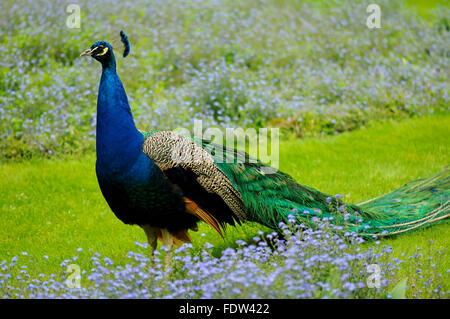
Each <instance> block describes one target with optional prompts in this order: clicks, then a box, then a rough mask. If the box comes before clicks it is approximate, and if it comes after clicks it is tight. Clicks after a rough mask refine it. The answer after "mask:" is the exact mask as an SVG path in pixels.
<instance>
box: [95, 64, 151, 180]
mask: <svg viewBox="0 0 450 319" xmlns="http://www.w3.org/2000/svg"><path fill="white" fill-rule="evenodd" d="M102 68H103V70H102V77H101V80H100V88H99V93H98V99H97V164H98V165H100V166H101V167H103V168H104V169H106V170H108V171H109V172H110V173H120V172H124V171H126V170H127V168H129V167H130V166H131V165H133V164H134V162H135V161H136V159H137V157H138V156H139V154H140V153H141V147H142V142H143V137H142V134H141V133H140V132H139V131H138V130H137V129H136V125H135V123H134V120H133V115H132V113H131V109H130V106H129V104H128V99H127V95H126V93H125V90H124V88H123V85H122V82H121V81H120V78H119V76H118V75H117V73H116V62H115V60H114V57H112V59H111V60H110V61H109V62H107V63H102Z"/></svg>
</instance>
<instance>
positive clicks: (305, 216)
mask: <svg viewBox="0 0 450 319" xmlns="http://www.w3.org/2000/svg"><path fill="white" fill-rule="evenodd" d="M152 133H153V132H149V133H144V134H146V135H144V137H146V136H148V135H151V134H152ZM193 140H194V142H195V143H196V144H198V145H199V146H201V147H203V148H204V149H205V150H207V151H208V152H209V153H210V154H211V155H212V156H213V158H214V161H215V164H216V165H217V166H218V167H219V168H220V169H221V170H222V172H223V173H224V174H225V175H226V176H227V177H228V178H229V179H230V180H231V182H232V183H233V185H234V187H235V188H236V189H237V190H239V192H240V194H241V197H242V200H243V203H244V207H245V210H246V214H247V216H246V219H247V220H250V221H255V222H258V223H261V224H263V225H266V226H268V227H270V228H273V229H279V224H280V222H284V223H287V222H288V221H289V215H294V216H295V218H296V220H297V222H298V223H303V224H305V225H306V226H308V227H315V226H316V225H317V223H316V222H315V218H314V217H316V218H319V219H323V218H325V217H326V218H329V220H332V223H333V224H334V225H335V226H338V230H337V231H340V232H342V233H345V232H355V233H357V234H358V235H359V236H362V237H365V238H372V237H374V235H377V236H388V235H396V234H401V233H405V232H407V231H411V230H415V229H418V228H422V227H426V226H429V225H432V224H436V223H439V222H442V221H444V220H445V219H447V218H448V217H450V201H449V200H450V171H449V169H445V170H444V171H443V172H441V173H439V174H437V175H435V176H432V177H430V178H427V179H421V180H417V181H414V182H411V183H408V184H406V185H404V186H403V187H401V188H399V189H397V190H395V191H393V192H391V193H389V194H386V195H384V196H381V197H378V198H375V199H372V200H369V201H366V202H363V203H359V204H357V205H354V204H349V203H345V202H343V201H342V200H341V199H340V198H336V197H333V196H331V195H328V194H325V193H322V192H320V191H318V190H315V189H313V188H311V187H308V186H304V185H301V184H299V183H297V182H296V181H295V180H294V179H293V178H292V177H291V176H289V175H287V174H285V173H283V172H280V171H276V172H275V173H272V172H273V169H272V172H271V173H267V170H266V169H265V168H267V167H266V166H264V164H263V163H262V162H260V161H259V160H257V159H254V158H251V157H250V156H249V155H248V154H247V153H245V152H243V151H239V150H237V149H233V148H226V147H224V146H223V145H217V144H214V143H211V141H208V140H198V139H193Z"/></svg>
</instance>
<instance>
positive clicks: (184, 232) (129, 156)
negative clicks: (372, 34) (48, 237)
mask: <svg viewBox="0 0 450 319" xmlns="http://www.w3.org/2000/svg"><path fill="white" fill-rule="evenodd" d="M120 36H121V41H122V42H123V44H124V47H125V50H124V52H123V56H124V57H126V56H127V55H128V54H129V52H130V43H129V41H128V37H127V36H126V35H125V33H124V32H123V31H120ZM81 56H90V57H92V58H93V59H95V60H97V61H98V62H100V63H101V65H102V74H101V79H100V85H99V91H98V99H97V127H96V156H97V160H96V164H95V169H96V174H97V179H98V183H99V186H100V190H101V192H102V194H103V196H104V198H105V199H106V201H107V203H108V205H109V207H110V208H111V210H112V211H113V213H114V214H115V215H116V216H117V218H118V219H120V220H121V221H122V222H123V223H125V224H130V225H139V226H140V227H141V228H142V229H143V230H144V232H145V234H146V237H147V240H148V243H149V246H150V250H151V258H152V256H153V255H154V252H155V249H156V248H157V242H158V240H160V241H162V244H163V245H164V246H165V247H166V249H167V253H166V255H165V265H166V267H168V266H169V265H170V260H171V254H172V250H173V247H174V245H179V244H182V243H184V242H190V236H189V233H188V231H189V230H193V231H196V230H198V228H197V223H198V222H199V221H203V222H206V223H207V224H208V225H210V226H211V227H212V228H213V229H214V230H215V231H217V232H218V233H219V234H220V235H221V236H222V237H223V236H224V229H225V226H226V225H231V226H236V225H240V224H241V223H242V222H245V221H253V222H257V223H260V224H262V225H265V226H267V227H269V228H272V229H275V230H280V223H288V222H289V220H292V219H294V220H295V222H296V223H303V224H305V225H308V226H311V227H314V221H315V219H316V220H317V219H323V218H328V220H331V221H332V223H333V224H334V225H335V226H337V227H335V231H338V232H339V231H342V232H347V233H349V232H350V233H356V234H358V235H359V236H361V237H363V238H369V239H370V238H373V237H375V236H378V237H379V236H390V235H395V234H401V233H404V232H407V231H411V230H414V229H418V228H420V227H425V226H427V225H430V224H434V223H436V222H439V221H443V220H444V219H446V218H448V217H449V215H450V213H449V197H450V192H449V190H450V176H449V175H450V174H449V170H448V169H445V170H444V171H443V172H441V173H439V174H437V175H435V176H433V177H430V178H427V179H422V180H417V181H414V182H411V183H409V184H406V185H405V186H403V187H401V188H399V189H397V190H395V191H393V192H391V193H389V194H387V195H384V196H381V197H379V198H375V199H372V200H369V201H366V202H364V203H360V204H358V205H355V204H350V203H346V202H344V201H343V200H342V198H341V197H339V196H331V195H328V194H325V193H322V192H320V191H318V190H316V189H313V188H311V187H308V186H305V185H301V184H299V183H298V182H296V181H295V180H294V179H293V178H292V177H291V176H289V175H288V174H285V173H283V172H281V171H277V170H274V172H269V173H268V172H267V170H265V169H264V168H265V167H267V166H265V165H264V163H262V162H261V161H259V160H257V159H254V158H251V157H250V156H249V155H248V154H247V153H245V152H243V151H240V150H237V149H234V148H230V147H224V146H220V147H218V146H219V145H217V144H214V143H212V142H211V141H209V140H205V139H195V138H191V137H189V136H186V135H183V134H181V133H177V132H174V131H158V130H154V131H150V132H142V131H140V130H138V129H137V128H136V125H135V122H134V119H133V115H132V112H131V108H130V105H129V103H128V98H127V95H126V92H125V90H124V87H123V85H122V82H121V80H120V78H119V76H118V74H117V71H116V60H115V57H114V52H113V47H112V46H111V45H110V44H109V43H108V42H106V41H97V42H95V43H94V44H93V45H92V46H91V47H90V48H89V49H87V50H86V51H84V52H83V53H81ZM175 155H176V156H175ZM224 159H226V160H224Z"/></svg>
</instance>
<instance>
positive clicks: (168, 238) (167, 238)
mask: <svg viewBox="0 0 450 319" xmlns="http://www.w3.org/2000/svg"><path fill="white" fill-rule="evenodd" d="M161 235H162V240H163V245H164V246H165V247H166V256H165V270H167V269H169V266H170V261H171V259H172V248H173V236H172V234H171V233H170V232H169V231H168V230H167V229H161Z"/></svg>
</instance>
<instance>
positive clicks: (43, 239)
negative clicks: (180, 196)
mask: <svg viewBox="0 0 450 319" xmlns="http://www.w3.org/2000/svg"><path fill="white" fill-rule="evenodd" d="M449 134H450V116H448V115H439V116H437V115H436V116H427V117H423V118H414V119H408V120H404V121H401V122H393V121H387V122H384V123H373V124H369V125H367V126H366V127H365V128H364V129H360V130H356V131H353V132H347V133H343V134H340V135H336V136H325V137H318V138H309V139H302V140H299V139H294V140H290V141H282V142H281V143H280V169H281V170H282V171H285V172H287V173H289V174H291V175H292V176H293V177H294V178H295V179H296V180H297V181H299V182H300V183H303V184H306V185H309V186H312V187H314V188H317V189H319V190H322V191H324V192H328V193H330V194H338V193H339V194H343V195H344V196H345V197H344V199H345V200H346V201H350V202H354V203H357V202H359V201H363V200H366V199H369V198H372V197H376V196H379V195H381V194H383V193H386V192H389V191H391V190H394V189H395V188H397V187H399V186H401V185H403V184H404V183H406V182H408V181H411V180H414V179H417V178H421V177H427V176H430V175H432V174H434V173H436V172H439V171H441V170H442V169H443V168H444V167H445V166H447V165H448V163H449V155H450V148H449V145H448V136H449ZM94 162H95V158H94V156H92V155H90V156H86V157H84V158H65V159H52V160H48V159H33V160H31V161H26V162H19V163H6V164H2V165H1V166H0V189H1V190H2V191H1V193H0V216H1V219H0V261H1V260H3V259H6V260H11V259H12V258H13V257H14V256H18V257H19V260H21V259H23V258H28V257H26V256H23V255H22V252H26V253H27V254H28V255H32V256H33V258H34V259H35V261H34V262H33V263H32V264H31V266H29V267H28V274H30V275H32V276H33V275H34V276H37V274H40V273H44V274H49V273H58V272H59V270H60V264H61V263H62V261H63V260H65V259H68V258H71V257H72V256H73V255H74V254H75V253H76V251H77V248H82V249H83V251H82V252H81V253H79V254H78V255H79V259H78V260H77V264H79V265H80V267H81V269H90V268H91V267H92V264H91V260H90V257H91V256H92V255H93V254H94V253H95V252H97V253H99V254H101V255H102V256H108V257H110V258H111V259H112V260H114V261H115V263H116V264H126V263H127V260H128V258H127V253H128V252H129V251H135V249H136V245H135V244H134V242H135V241H138V242H145V235H144V232H143V231H142V230H141V229H140V228H139V227H137V226H127V225H124V224H122V223H121V222H120V221H118V220H117V219H116V218H115V216H114V215H113V213H112V212H111V211H110V210H109V208H108V206H107V204H106V202H105V201H104V199H103V198H102V195H101V193H100V190H99V188H98V185H97V182H96V177H95V171H94ZM259 229H263V228H260V227H259V226H258V225H255V224H245V225H244V226H242V227H238V228H235V229H234V228H231V227H229V228H228V229H227V232H226V239H225V240H222V239H221V238H220V237H219V235H217V234H216V233H215V232H214V231H213V230H211V229H210V228H208V227H207V226H206V225H204V224H202V225H201V227H200V230H199V232H198V233H192V239H193V245H194V249H195V247H197V250H196V253H197V254H200V247H201V246H202V245H203V244H204V243H205V242H210V243H212V244H214V246H215V250H214V254H215V255H220V251H221V250H223V249H225V248H226V247H236V244H235V241H236V240H238V239H244V240H246V241H251V238H252V237H254V236H255V235H256V234H257V231H258V230H259ZM263 230H264V231H267V229H263ZM449 235H450V227H449V224H448V223H444V224H441V225H436V226H434V227H431V228H428V229H423V230H418V231H416V232H414V233H411V234H407V235H403V236H399V237H397V238H392V239H384V240H382V243H381V244H382V245H383V244H385V245H388V246H392V247H393V250H394V252H393V254H394V255H396V256H398V257H400V256H401V253H404V254H406V256H410V255H412V254H414V253H415V252H416V249H417V248H418V247H419V248H421V252H422V253H423V254H424V256H428V255H432V254H434V253H435V251H436V250H439V249H440V250H441V251H445V250H446V247H448V246H449V245H450V242H449V238H450V236H449ZM429 239H431V240H433V241H434V245H429V244H428V243H427V241H428V240H429ZM367 245H368V246H373V244H367ZM44 255H46V256H48V259H44V258H43V256H44ZM449 266H450V265H449V259H448V257H446V258H444V259H443V260H441V262H440V263H439V264H437V265H436V271H437V272H440V273H443V274H446V273H447V269H449V268H450V267H449ZM415 271H416V269H415V268H414V269H404V270H402V272H401V273H400V275H401V276H400V277H410V278H412V277H413V276H414V275H415ZM446 283H447V285H448V283H449V281H448V280H446ZM447 289H448V286H447Z"/></svg>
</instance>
